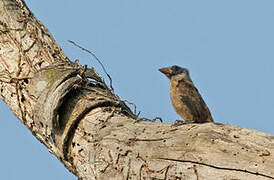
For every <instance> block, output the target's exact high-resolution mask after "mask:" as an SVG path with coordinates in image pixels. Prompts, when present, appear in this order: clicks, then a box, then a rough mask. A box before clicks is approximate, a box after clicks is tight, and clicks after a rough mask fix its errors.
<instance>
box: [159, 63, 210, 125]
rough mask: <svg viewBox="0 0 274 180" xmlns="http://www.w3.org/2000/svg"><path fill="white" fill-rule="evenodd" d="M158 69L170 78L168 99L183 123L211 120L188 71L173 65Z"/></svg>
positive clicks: (208, 111)
mask: <svg viewBox="0 0 274 180" xmlns="http://www.w3.org/2000/svg"><path fill="white" fill-rule="evenodd" d="M159 71H160V72H161V73H163V74H164V75H166V77H167V78H168V79H169V80H170V99H171V103H172V105H173V107H174V109H175V111H176V112H177V114H178V115H180V116H181V117H182V118H183V119H184V123H185V124H189V123H206V122H213V118H212V116H211V113H210V110H209V108H208V107H207V105H206V103H205V102H204V100H203V98H202V96H201V95H200V93H199V91H198V89H197V88H196V87H195V86H194V84H193V82H192V80H191V78H190V75H189V71H188V69H186V68H182V67H180V66H177V65H174V66H170V67H164V68H160V69H159Z"/></svg>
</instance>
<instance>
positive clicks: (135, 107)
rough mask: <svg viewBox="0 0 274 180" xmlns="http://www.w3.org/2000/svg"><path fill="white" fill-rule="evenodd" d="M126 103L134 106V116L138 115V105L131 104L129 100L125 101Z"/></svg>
mask: <svg viewBox="0 0 274 180" xmlns="http://www.w3.org/2000/svg"><path fill="white" fill-rule="evenodd" d="M124 102H125V103H128V104H129V105H132V106H133V108H134V114H135V115H136V109H137V106H136V104H134V103H132V102H129V101H128V100H124Z"/></svg>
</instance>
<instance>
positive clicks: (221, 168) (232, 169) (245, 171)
mask: <svg viewBox="0 0 274 180" xmlns="http://www.w3.org/2000/svg"><path fill="white" fill-rule="evenodd" d="M157 159H161V160H167V161H175V162H182V163H193V164H199V165H203V166H207V167H211V168H215V169H220V170H225V171H237V172H243V173H248V174H252V175H256V176H262V177H266V178H270V179H274V177H272V176H269V175H266V174H262V173H259V172H252V171H248V170H246V169H236V168H228V167H219V166H215V165H211V164H206V163H201V162H196V161H191V160H178V159H170V158H157Z"/></svg>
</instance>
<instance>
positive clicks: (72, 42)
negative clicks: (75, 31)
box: [68, 40, 114, 92]
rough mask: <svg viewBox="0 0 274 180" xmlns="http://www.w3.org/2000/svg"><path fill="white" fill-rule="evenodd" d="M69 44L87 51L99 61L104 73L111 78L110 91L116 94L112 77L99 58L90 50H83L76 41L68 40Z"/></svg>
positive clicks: (84, 49)
mask: <svg viewBox="0 0 274 180" xmlns="http://www.w3.org/2000/svg"><path fill="white" fill-rule="evenodd" d="M68 42H70V43H71V44H73V45H74V46H76V47H78V48H80V49H81V50H83V51H86V52H87V53H89V54H91V55H92V56H93V57H94V58H95V59H96V60H97V62H98V63H99V64H100V65H101V67H102V69H103V71H104V73H105V74H106V75H107V77H108V78H109V86H110V89H111V90H112V91H113V92H114V89H113V87H112V78H111V76H110V75H109V74H108V73H107V71H106V69H105V67H104V65H103V63H102V62H101V61H100V60H99V59H98V57H97V56H96V55H95V54H94V53H93V52H91V51H90V50H88V49H86V48H83V47H82V46H80V45H78V44H76V43H75V42H74V41H71V40H68Z"/></svg>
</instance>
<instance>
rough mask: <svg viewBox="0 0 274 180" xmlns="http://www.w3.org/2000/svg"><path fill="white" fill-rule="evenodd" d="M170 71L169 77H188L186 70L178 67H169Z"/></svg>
mask: <svg viewBox="0 0 274 180" xmlns="http://www.w3.org/2000/svg"><path fill="white" fill-rule="evenodd" d="M170 69H171V70H172V74H171V76H174V75H178V74H186V75H187V76H189V72H188V69H186V68H182V67H180V66H177V65H174V66H171V67H170Z"/></svg>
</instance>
